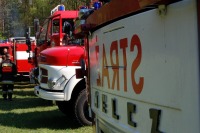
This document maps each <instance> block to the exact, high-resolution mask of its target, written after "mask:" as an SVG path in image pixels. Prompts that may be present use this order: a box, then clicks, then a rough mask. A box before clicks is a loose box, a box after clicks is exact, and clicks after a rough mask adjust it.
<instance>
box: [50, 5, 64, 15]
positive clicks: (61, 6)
mask: <svg viewBox="0 0 200 133" xmlns="http://www.w3.org/2000/svg"><path fill="white" fill-rule="evenodd" d="M64 10H65V6H64V5H57V6H56V7H55V8H54V9H52V10H51V15H52V14H53V13H54V12H56V11H64Z"/></svg>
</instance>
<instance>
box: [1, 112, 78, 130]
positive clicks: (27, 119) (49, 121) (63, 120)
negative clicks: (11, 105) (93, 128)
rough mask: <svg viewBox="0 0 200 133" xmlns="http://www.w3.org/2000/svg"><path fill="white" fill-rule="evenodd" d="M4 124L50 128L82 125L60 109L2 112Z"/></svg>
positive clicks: (16, 126) (22, 127)
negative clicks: (19, 112) (18, 112)
mask: <svg viewBox="0 0 200 133" xmlns="http://www.w3.org/2000/svg"><path fill="white" fill-rule="evenodd" d="M0 123H1V125H2V126H7V127H15V128H21V129H38V128H48V129H54V130H56V129H57V130H58V129H59V130H62V129H77V128H79V127H80V126H79V125H78V124H76V123H74V122H73V120H72V119H70V118H68V117H66V116H65V115H64V114H62V113H61V112H60V111H59V110H51V111H41V112H38V111H35V112H29V113H21V114H17V113H4V114H0Z"/></svg>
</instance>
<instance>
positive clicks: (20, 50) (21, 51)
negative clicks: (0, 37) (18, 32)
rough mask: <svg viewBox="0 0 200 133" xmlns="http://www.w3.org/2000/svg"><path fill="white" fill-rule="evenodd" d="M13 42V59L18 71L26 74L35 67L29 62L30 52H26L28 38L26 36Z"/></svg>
mask: <svg viewBox="0 0 200 133" xmlns="http://www.w3.org/2000/svg"><path fill="white" fill-rule="evenodd" d="M13 42H14V43H13V61H14V62H15V63H16V65H17V70H18V73H19V74H21V75H26V74H28V73H29V71H30V69H31V68H33V65H32V64H31V63H28V57H29V53H27V52H26V50H27V45H26V40H25V38H24V39H19V40H18V39H15V40H14V41H13ZM30 57H32V52H30Z"/></svg>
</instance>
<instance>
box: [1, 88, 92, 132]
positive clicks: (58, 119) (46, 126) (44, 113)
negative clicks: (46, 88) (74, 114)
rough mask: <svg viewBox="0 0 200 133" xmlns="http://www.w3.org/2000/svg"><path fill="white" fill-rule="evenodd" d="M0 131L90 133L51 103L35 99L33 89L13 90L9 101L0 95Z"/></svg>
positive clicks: (87, 128)
mask: <svg viewBox="0 0 200 133" xmlns="http://www.w3.org/2000/svg"><path fill="white" fill-rule="evenodd" d="M0 132H3V133H55V132H56V133H91V132H92V127H91V126H85V127H80V126H79V125H78V124H76V123H75V122H73V120H71V119H70V118H68V117H67V116H65V115H64V114H63V113H61V112H60V111H59V110H58V107H57V106H56V105H54V104H53V103H52V102H51V101H47V100H44V99H41V98H38V97H37V96H35V95H34V93H33V89H32V88H28V89H14V94H13V101H4V100H3V99H2V96H1V95H0Z"/></svg>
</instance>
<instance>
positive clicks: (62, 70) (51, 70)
mask: <svg viewBox="0 0 200 133" xmlns="http://www.w3.org/2000/svg"><path fill="white" fill-rule="evenodd" d="M40 68H43V69H46V70H47V71H48V79H50V78H54V79H58V78H59V77H61V76H62V75H64V76H65V77H66V81H65V82H63V83H60V86H59V89H60V90H61V91H60V92H53V89H50V88H49V87H48V84H46V83H40V87H41V88H43V89H41V88H40V87H39V86H36V87H35V88H34V89H35V94H36V95H37V96H39V97H41V98H43V99H48V100H56V101H68V100H70V99H71V94H72V91H73V89H74V87H75V86H76V84H77V83H78V82H79V81H80V80H81V79H76V76H75V69H76V68H80V67H78V66H76V67H75V66H68V67H66V66H52V65H44V64H40ZM39 73H40V75H39V76H38V80H39V82H40V80H41V72H39ZM44 89H45V90H44Z"/></svg>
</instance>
